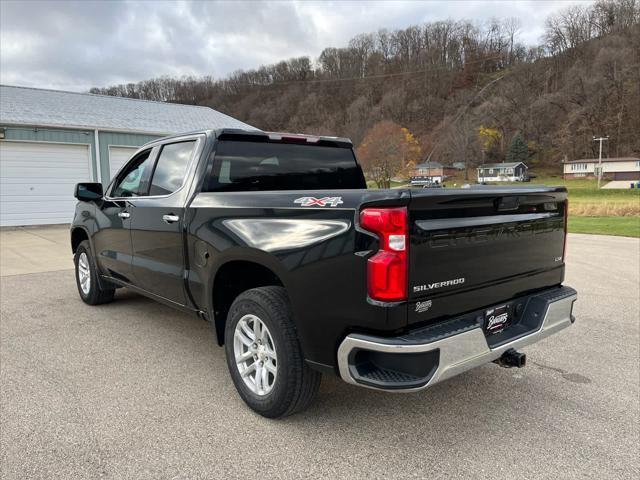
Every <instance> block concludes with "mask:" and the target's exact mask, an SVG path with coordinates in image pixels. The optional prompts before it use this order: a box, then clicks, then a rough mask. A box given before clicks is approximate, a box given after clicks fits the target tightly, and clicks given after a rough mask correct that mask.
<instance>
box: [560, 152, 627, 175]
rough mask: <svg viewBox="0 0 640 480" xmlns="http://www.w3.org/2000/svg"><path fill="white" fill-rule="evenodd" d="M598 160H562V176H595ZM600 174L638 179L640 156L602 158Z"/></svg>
mask: <svg viewBox="0 0 640 480" xmlns="http://www.w3.org/2000/svg"><path fill="white" fill-rule="evenodd" d="M598 162H599V160H598V159H597V158H583V159H580V160H570V161H568V162H564V165H563V168H564V178H576V177H595V176H596V169H597V167H598ZM602 175H603V176H604V177H607V178H610V179H611V180H640V158H635V157H618V158H603V159H602Z"/></svg>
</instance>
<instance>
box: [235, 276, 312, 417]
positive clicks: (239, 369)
mask: <svg viewBox="0 0 640 480" xmlns="http://www.w3.org/2000/svg"><path fill="white" fill-rule="evenodd" d="M225 351H226V356H227V365H228V367H229V373H230V374H231V378H232V380H233V383H234V384H235V386H236V389H237V390H238V393H239V394H240V396H241V397H242V399H243V400H244V401H245V403H246V404H247V405H249V407H251V408H252V409H253V410H255V411H256V412H257V413H259V414H260V415H263V416H265V417H270V418H278V417H284V416H287V415H291V414H293V413H296V412H299V411H301V410H304V409H305V408H307V407H308V406H309V404H310V403H311V402H312V401H313V398H314V397H315V395H316V393H317V391H318V388H319V386H320V379H321V374H320V373H319V372H317V371H315V370H312V369H311V368H309V367H308V366H307V364H306V363H305V361H304V358H303V356H302V350H301V348H300V343H299V341H298V337H297V334H296V329H295V326H294V324H293V321H292V318H291V309H290V306H289V301H288V298H287V295H286V292H285V290H284V288H282V287H260V288H254V289H252V290H247V291H246V292H244V293H242V294H241V295H239V296H238V298H236V300H235V301H234V302H233V305H231V309H230V310H229V315H228V317H227V324H226V327H225Z"/></svg>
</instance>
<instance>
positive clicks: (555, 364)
mask: <svg viewBox="0 0 640 480" xmlns="http://www.w3.org/2000/svg"><path fill="white" fill-rule="evenodd" d="M65 231H66V230H65ZM2 233H3V238H2V239H3V242H2V243H3V246H2V248H3V251H4V249H5V246H6V244H5V242H4V238H5V236H4V233H5V232H2ZM32 235H36V236H41V237H44V239H45V240H47V241H51V242H53V243H54V244H57V243H59V242H58V240H57V239H58V237H57V234H52V235H51V236H50V235H48V234H45V235H44V236H43V235H41V233H40V232H39V231H35V232H34V231H31V232H26V233H25V237H24V242H23V240H22V239H20V238H19V236H18V237H16V236H15V235H13V234H12V236H14V238H13V240H12V242H14V247H12V248H15V250H16V251H15V255H18V256H21V255H22V254H23V253H24V250H26V249H28V247H27V243H28V242H36V240H34V239H32V238H31V236H32ZM54 237H55V238H54ZM60 238H62V237H60ZM65 242H66V240H65V241H64V242H61V248H62V246H64V249H61V250H60V255H63V256H64V258H65V259H66V260H65V261H66V262H67V263H66V264H59V263H58V261H59V260H61V259H58V260H55V259H50V258H49V257H48V256H47V253H46V252H47V251H52V252H54V251H57V250H56V249H57V248H58V247H57V246H53V245H49V247H50V248H49V249H47V248H45V249H44V250H38V251H39V252H40V253H39V255H38V257H39V258H38V261H37V262H36V263H39V264H40V265H42V270H43V271H42V272H41V273H35V271H33V270H29V271H28V272H24V273H23V274H15V273H16V272H17V270H16V269H15V268H17V267H15V268H14V269H11V268H8V267H7V269H6V275H5V276H4V277H3V278H2V281H1V292H0V293H1V300H2V302H1V324H0V336H1V342H0V362H1V364H0V385H1V391H0V402H1V403H0V406H1V423H0V428H1V430H0V435H1V438H0V447H1V457H0V465H1V466H0V468H1V471H0V473H1V475H0V477H2V478H3V479H26V478H48V479H50V478H60V479H63V478H64V479H68V478H80V479H89V478H122V479H146V478H149V479H164V478H172V479H173V478H185V479H187V478H188V479H194V478H224V479H226V478H291V479H299V478H323V479H335V478H350V479H351V478H376V479H377V478H385V477H388V478H447V479H448V478H470V479H478V478H492V479H510V480H511V479H514V478H524V479H533V478H549V479H556V478H598V479H600V478H637V477H638V474H639V473H640V472H639V460H638V445H639V442H640V438H639V427H640V424H639V415H640V412H639V410H640V407H639V400H638V398H639V365H638V362H639V360H638V359H639V358H640V352H639V341H640V340H639V316H640V306H639V303H638V302H639V300H638V299H639V297H640V291H639V288H640V287H639V285H640V278H639V276H640V273H639V272H640V242H639V241H638V240H637V239H628V238H620V237H604V236H587V235H571V236H570V240H569V258H568V272H567V282H566V283H567V284H568V285H572V286H574V287H576V288H577V289H578V291H579V300H578V303H577V305H576V310H575V314H576V316H577V322H576V324H575V325H574V326H573V327H571V328H570V329H567V330H565V331H564V332H562V333H560V334H558V335H557V336H554V337H551V338H549V339H547V340H545V341H543V342H542V343H539V344H536V345H533V346H531V347H529V348H527V349H526V352H527V353H528V360H529V365H528V366H527V367H526V368H524V369H520V370H513V369H512V370H506V369H501V368H499V367H497V366H495V365H493V364H490V365H487V366H484V367H481V368H479V369H477V370H475V371H471V372H467V373H465V374H463V375H461V376H459V377H456V378H453V379H451V380H449V381H446V382H444V383H442V384H439V385H436V386H434V387H433V388H431V389H429V390H426V391H423V392H419V393H415V394H409V395H398V394H384V393H377V392H372V391H369V390H365V389H360V388H357V387H353V386H350V385H347V384H345V383H343V382H341V381H340V380H338V379H336V378H327V377H325V378H324V379H323V383H322V386H321V389H320V394H319V396H318V398H317V401H316V402H315V404H314V405H313V406H312V408H311V409H310V410H308V411H307V412H305V413H302V414H299V415H297V416H294V417H290V418H287V419H284V420H281V421H273V420H266V419H264V418H261V417H259V416H257V415H255V414H253V413H252V412H251V411H250V410H248V409H247V408H246V407H245V406H244V404H243V403H242V401H241V400H240V398H239V397H238V396H237V394H236V393H235V390H234V388H233V386H232V384H231V381H230V379H229V376H228V373H227V369H226V365H225V360H224V355H223V351H222V349H220V348H218V347H217V346H215V345H214V342H213V340H212V337H211V333H210V331H209V328H208V326H207V324H206V323H205V322H203V321H201V320H198V319H197V318H195V317H191V316H187V315H183V314H181V313H178V312H175V311H173V310H171V309H169V308H167V307H164V306H162V305H159V304H156V303H154V302H152V301H150V300H147V299H145V298H143V297H140V296H137V295H134V294H132V293H130V292H127V291H125V290H119V291H118V293H117V295H116V301H115V302H113V303H111V304H109V305H104V306H101V307H89V306H87V305H85V304H83V303H82V302H81V301H80V299H79V298H78V294H77V292H76V286H75V283H74V279H73V272H72V270H70V269H68V270H62V271H44V270H47V269H49V266H50V265H62V266H63V267H64V266H66V267H70V266H71V259H70V255H69V252H68V247H67V246H66V245H62V244H64V243H65ZM30 245H33V244H30ZM38 248H40V247H38ZM31 252H32V253H33V250H32V251H31ZM62 252H64V253H62ZM54 256H55V255H54ZM4 258H5V256H4V253H3V263H4ZM6 258H9V257H6ZM3 274H5V270H3Z"/></svg>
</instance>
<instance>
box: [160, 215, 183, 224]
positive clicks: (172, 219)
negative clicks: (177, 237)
mask: <svg viewBox="0 0 640 480" xmlns="http://www.w3.org/2000/svg"><path fill="white" fill-rule="evenodd" d="M162 220H164V221H165V222H167V223H173V222H177V221H178V220H180V217H179V216H178V215H163V216H162Z"/></svg>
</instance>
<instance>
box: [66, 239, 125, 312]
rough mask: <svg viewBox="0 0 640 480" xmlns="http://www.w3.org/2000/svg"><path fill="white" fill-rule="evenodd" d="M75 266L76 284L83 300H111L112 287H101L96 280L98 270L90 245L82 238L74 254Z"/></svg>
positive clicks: (96, 302) (95, 302)
mask: <svg viewBox="0 0 640 480" xmlns="http://www.w3.org/2000/svg"><path fill="white" fill-rule="evenodd" d="M74 263H75V266H76V284H77V285H78V293H79V294H80V298H81V299H82V301H83V302H85V303H88V304H89V305H99V304H101V303H107V302H110V301H111V300H113V295H114V293H115V289H114V288H103V287H102V286H101V285H100V282H99V280H98V271H97V270H96V267H95V264H94V263H93V256H92V255H91V245H90V244H89V241H88V240H84V241H82V242H81V243H80V245H78V248H77V249H76V253H75V256H74Z"/></svg>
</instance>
